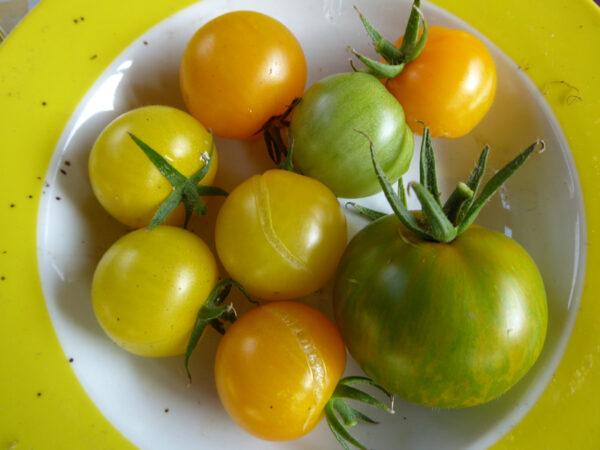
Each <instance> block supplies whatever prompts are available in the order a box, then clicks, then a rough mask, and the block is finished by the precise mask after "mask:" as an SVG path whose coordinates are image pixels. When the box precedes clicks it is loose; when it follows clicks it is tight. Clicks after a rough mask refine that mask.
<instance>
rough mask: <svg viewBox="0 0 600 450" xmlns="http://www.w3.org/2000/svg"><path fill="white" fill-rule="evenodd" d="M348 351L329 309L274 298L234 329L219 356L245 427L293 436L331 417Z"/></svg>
mask: <svg viewBox="0 0 600 450" xmlns="http://www.w3.org/2000/svg"><path fill="white" fill-rule="evenodd" d="M345 365H346V349H345V347H344V342H343V341H342V338H341V336H340V334H339V332H338V330H337V328H336V327H335V325H334V324H333V323H332V322H331V320H329V319H328V318H327V317H326V316H325V315H324V314H323V313H321V312H320V311H317V310H315V309H313V308H311V307H309V306H307V305H304V304H301V303H296V302H271V303H267V304H264V305H263V306H261V307H258V308H256V309H253V310H251V311H250V312H248V313H246V314H244V315H243V316H242V317H240V318H239V319H238V320H236V321H235V322H234V324H233V325H232V326H231V327H230V328H229V329H228V330H227V332H226V333H225V335H224V337H223V338H222V340H221V342H220V343H219V347H218V349H217V354H216V359H215V380H216V384H217V391H218V394H219V398H220V399H221V402H222V403H223V406H224V408H225V410H226V411H227V413H228V414H229V415H230V416H231V418H232V419H233V420H234V421H235V422H236V423H237V424H238V425H239V426H240V427H242V428H243V429H244V430H246V431H247V432H249V433H251V434H253V435H254V436H257V437H259V438H262V439H266V440H274V441H280V440H289V439H295V438H298V437H300V436H302V435H304V434H306V433H308V432H309V431H310V430H312V429H313V428H314V427H315V426H316V425H317V423H318V422H319V421H320V420H321V418H322V417H323V408H324V407H325V404H326V403H327V402H328V400H329V399H330V397H331V395H332V393H333V392H334V389H335V387H336V385H337V383H338V381H339V379H340V377H341V376H342V374H343V372H344V368H345Z"/></svg>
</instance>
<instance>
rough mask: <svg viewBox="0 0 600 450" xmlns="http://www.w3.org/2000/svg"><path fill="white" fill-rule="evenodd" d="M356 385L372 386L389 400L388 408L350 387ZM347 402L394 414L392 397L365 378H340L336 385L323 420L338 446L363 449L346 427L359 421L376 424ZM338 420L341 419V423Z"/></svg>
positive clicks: (348, 448) (347, 448)
mask: <svg viewBox="0 0 600 450" xmlns="http://www.w3.org/2000/svg"><path fill="white" fill-rule="evenodd" d="M358 383H362V384H367V385H370V386H373V387H375V388H376V389H378V390H380V391H381V392H383V393H384V394H385V395H386V396H387V397H388V398H389V400H390V406H388V405H386V404H385V403H383V402H380V401H379V400H377V399H376V398H375V397H373V396H372V395H370V394H367V393H366V392H364V391H361V390H360V389H357V388H355V387H353V386H352V385H353V384H358ZM347 400H352V401H355V402H360V403H364V404H366V405H369V406H374V407H375V408H379V409H381V410H383V411H386V412H389V413H391V414H394V397H393V396H392V395H391V394H390V393H389V392H388V391H386V390H385V389H384V388H383V387H381V386H380V385H378V384H377V383H375V382H374V381H373V380H371V379H370V378H366V377H346V378H342V379H341V380H340V381H339V383H338V384H337V386H336V388H335V391H334V392H333V394H332V396H331V398H330V399H329V401H328V402H327V404H326V405H325V418H326V419H327V424H328V425H329V429H330V430H331V432H332V433H333V435H334V436H335V438H336V439H337V440H338V442H339V443H340V445H341V446H342V447H343V448H345V449H346V450H350V447H349V446H348V444H352V445H354V446H355V447H357V448H360V449H364V448H365V446H364V445H362V444H361V443H360V442H359V441H357V440H356V439H355V438H354V437H353V436H352V435H351V434H350V433H349V432H348V430H347V429H346V427H353V426H355V425H356V424H357V423H358V422H359V421H363V422H367V423H373V424H374V423H377V422H375V421H374V420H373V419H371V418H370V417H368V416H366V415H365V414H363V413H361V412H360V411H358V410H357V409H355V408H353V407H352V406H350V405H348V403H346V401H347ZM338 416H339V417H338ZM340 418H341V419H342V420H341V421H340ZM342 422H343V424H342Z"/></svg>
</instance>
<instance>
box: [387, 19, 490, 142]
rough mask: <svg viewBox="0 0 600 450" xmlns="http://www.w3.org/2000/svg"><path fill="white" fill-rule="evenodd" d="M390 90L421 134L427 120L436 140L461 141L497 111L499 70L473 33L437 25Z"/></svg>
mask: <svg viewBox="0 0 600 450" xmlns="http://www.w3.org/2000/svg"><path fill="white" fill-rule="evenodd" d="M401 42H402V38H400V40H399V41H398V42H397V46H400V43H401ZM386 86H387V88H388V90H389V91H390V92H391V93H392V94H393V95H394V97H396V98H397V99H398V101H399V102H400V103H401V104H402V106H403V108H404V112H405V113H406V121H407V122H408V124H409V125H410V127H411V128H412V130H413V131H414V132H415V133H418V134H421V133H422V130H423V125H422V124H421V123H419V122H418V121H421V122H423V123H425V124H426V125H427V126H428V127H429V128H430V130H431V136H432V137H447V138H457V137H461V136H464V135H465V134H467V133H469V132H470V131H471V130H472V129H473V128H474V127H475V125H477V124H478V123H479V122H480V121H481V119H482V118H483V116H485V114H486V113H487V112H488V110H489V109H490V107H491V106H492V102H493V100H494V95H495V93H496V67H495V65H494V60H493V59H492V56H491V55H490V53H489V51H488V50H487V48H486V47H485V45H483V43H482V42H481V41H480V40H479V39H477V38H476V37H475V36H473V35H472V34H470V33H467V32H466V31H462V30H453V29H449V28H444V27H438V26H431V27H429V34H428V37H427V41H426V43H425V47H424V49H423V51H422V52H421V54H420V55H419V56H418V57H417V58H416V59H415V60H414V61H412V62H410V63H409V64H407V65H406V67H405V68H404V70H403V71H402V73H401V74H400V75H398V76H397V77H395V78H393V79H389V80H386Z"/></svg>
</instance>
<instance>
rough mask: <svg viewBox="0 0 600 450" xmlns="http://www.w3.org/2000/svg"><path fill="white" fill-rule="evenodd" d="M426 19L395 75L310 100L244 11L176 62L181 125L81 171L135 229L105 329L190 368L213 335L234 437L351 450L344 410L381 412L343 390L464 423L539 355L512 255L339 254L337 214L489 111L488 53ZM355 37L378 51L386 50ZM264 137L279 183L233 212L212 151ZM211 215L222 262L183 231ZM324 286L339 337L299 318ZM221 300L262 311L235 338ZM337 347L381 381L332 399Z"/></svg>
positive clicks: (159, 127)
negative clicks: (430, 144)
mask: <svg viewBox="0 0 600 450" xmlns="http://www.w3.org/2000/svg"><path fill="white" fill-rule="evenodd" d="M419 5H420V2H419V1H415V5H414V6H413V9H412V13H411V19H410V20H409V25H408V27H407V32H406V36H405V37H404V39H403V38H400V40H399V41H398V43H397V44H396V47H395V48H396V49H400V51H399V52H398V51H394V50H390V53H389V54H391V55H395V56H393V57H392V58H391V59H392V60H390V59H389V58H386V54H384V55H383V56H384V59H385V60H386V62H385V64H388V63H389V64H390V65H402V68H401V72H400V73H399V74H398V75H397V76H394V77H393V78H387V79H385V80H380V79H379V78H380V77H377V76H375V75H376V74H375V75H374V74H373V73H372V71H369V70H355V71H349V72H348V73H340V74H335V75H331V76H329V77H326V78H324V79H322V80H320V81H318V82H317V83H315V84H313V85H312V86H310V87H309V88H308V90H306V92H305V84H306V73H307V68H306V62H305V58H304V54H303V51H302V47H301V45H300V43H299V42H298V41H297V39H296V38H295V37H294V35H293V34H292V33H291V32H290V31H289V30H288V29H287V28H286V27H285V26H284V25H283V24H281V23H280V22H278V21H276V20H274V19H273V18H271V17H268V16H266V15H263V14H260V13H256V12H250V11H236V12H232V13H228V14H225V15H222V16H220V17H217V18H216V19H214V20H212V21H210V22H208V23H206V24H205V25H203V26H202V27H201V28H200V29H199V30H198V31H197V32H196V33H195V34H194V36H193V37H192V38H191V40H190V41H189V43H188V45H187V47H186V49H185V51H184V54H183V58H182V61H181V67H180V87H181V92H182V96H183V99H184V102H185V105H186V107H187V112H184V111H181V110H178V109H175V108H172V107H167V106H160V105H154V106H145V107H141V108H138V109H135V110H132V111H129V112H127V113H125V114H123V115H121V116H119V117H118V118H116V119H115V120H114V121H113V122H111V123H110V124H109V125H108V126H107V127H106V128H105V129H104V130H103V132H102V133H101V135H100V136H99V137H98V139H97V140H96V142H95V144H94V147H93V149H92V151H91V154H90V159H89V176H90V181H91V185H92V188H93V191H94V193H95V195H96V197H97V199H98V201H99V202H100V203H101V204H102V206H103V207H104V208H105V209H106V211H108V212H109V213H110V214H111V215H112V216H113V217H114V218H115V219H116V220H118V221H120V222H122V223H124V224H125V225H127V226H128V227H130V228H131V229H132V231H131V232H129V233H128V234H126V235H124V236H123V237H121V238H120V239H119V240H118V241H117V242H115V243H114V245H113V246H112V247H110V249H109V250H108V251H107V252H106V253H105V255H104V256H103V257H102V259H101V261H100V262H99V264H98V266H97V269H96V272H95V274H94V278H93V283H92V302H93V307H94V312H95V314H96V317H97V319H98V321H99V323H100V324H101V326H102V327H103V329H104V330H105V331H106V333H107V335H108V336H109V337H110V338H111V339H112V340H113V341H114V342H116V343H117V344H118V345H119V346H121V347H122V348H124V349H125V350H128V351H130V352H133V353H135V354H138V355H143V356H149V357H161V356H172V355H182V354H184V353H185V354H186V361H187V359H188V358H189V356H190V353H191V350H193V347H194V346H195V344H196V343H197V342H198V341H199V339H200V338H201V335H202V333H204V330H205V329H206V327H207V326H208V325H211V326H213V327H214V328H215V329H217V330H218V331H220V332H222V333H224V335H223V338H222V340H221V342H220V345H219V348H218V351H217V355H216V360H215V380H216V385H217V390H218V393H219V396H220V398H221V401H222V403H223V406H224V408H225V409H226V410H227V412H228V413H229V415H230V416H231V417H232V419H233V420H234V421H235V422H236V423H238V424H239V425H240V426H241V427H242V428H244V429H245V430H247V431H248V432H250V433H252V434H254V435H256V436H259V437H261V438H264V439H269V440H287V439H294V438H297V437H299V436H302V435H304V434H306V433H308V432H309V431H310V430H311V429H312V428H314V426H316V424H317V423H318V422H319V421H320V419H321V418H322V416H323V415H324V414H325V415H326V416H327V418H328V421H329V423H330V427H331V428H332V431H333V433H334V435H335V436H336V437H337V438H338V440H340V442H341V443H342V445H346V444H343V442H349V443H352V444H353V445H357V446H360V444H359V443H358V442H356V441H354V440H353V438H352V437H351V436H349V435H348V434H347V431H346V430H345V429H344V428H343V427H341V426H339V423H338V422H336V421H335V420H334V419H333V420H331V419H332V416H333V415H335V414H337V415H339V416H340V417H342V419H343V420H344V422H345V423H346V425H352V424H353V422H354V423H356V421H357V420H359V419H362V420H368V418H367V417H366V416H364V415H363V414H362V413H359V412H358V411H356V410H354V409H353V408H352V407H350V406H348V405H345V404H343V403H340V402H339V399H341V398H344V397H349V398H353V399H358V400H364V401H366V402H367V403H369V404H372V405H374V406H378V407H381V408H384V409H385V408H386V407H385V405H383V404H382V403H381V402H378V401H377V400H375V399H374V398H372V397H370V398H369V399H366V400H365V397H362V394H357V393H356V392H360V391H357V390H356V389H355V388H353V387H351V386H350V384H353V383H354V382H366V383H369V384H372V385H376V386H378V385H382V387H383V389H382V390H383V391H384V392H386V391H391V392H392V393H393V394H396V395H400V396H402V397H404V398H406V399H408V400H410V401H414V402H419V403H423V404H426V405H430V406H436V407H464V406H470V405H474V404H478V403H482V402H484V401H488V400H491V399H492V398H494V397H495V396H497V395H499V394H501V393H503V392H504V391H505V390H507V389H508V388H510V386H512V385H513V384H514V383H515V382H516V381H517V380H518V379H519V378H521V377H522V376H523V374H524V373H525V372H526V371H527V370H528V369H529V368H530V367H531V365H532V364H533V362H534V361H535V359H536V358H537V355H538V354H539V351H540V349H541V346H542V344H543V340H544V336H545V327H546V321H547V316H546V314H547V313H546V310H545V294H544V287H543V283H542V281H541V277H540V276H539V273H538V272H537V269H536V268H535V264H534V263H533V261H532V260H531V258H530V257H529V256H528V255H527V254H526V253H525V251H524V250H523V249H522V248H520V247H519V246H518V244H516V243H514V242H513V241H510V239H508V238H505V237H499V236H497V235H496V234H494V233H493V232H491V231H489V230H483V229H481V228H480V227H476V226H474V227H473V228H471V229H470V230H469V232H468V233H465V234H464V235H461V236H458V237H456V238H455V239H454V240H453V241H452V242H449V243H439V242H434V241H433V240H431V239H428V238H427V237H425V238H424V237H422V236H416V235H413V234H411V231H409V230H407V229H406V228H405V227H404V226H403V225H401V224H400V222H399V221H398V218H397V217H396V216H395V215H391V216H388V217H385V218H382V219H379V220H377V221H375V222H373V224H372V225H369V226H367V227H366V228H365V229H364V230H363V231H361V232H360V233H359V234H358V235H357V236H356V237H355V238H354V239H353V240H352V242H351V243H350V244H349V246H348V245H347V244H348V242H347V241H348V238H347V225H346V216H345V212H344V209H343V208H342V206H341V203H340V201H339V198H340V197H341V198H360V197H365V196H368V195H372V194H375V193H377V192H380V191H381V189H382V181H381V180H382V178H385V180H386V182H388V183H395V182H397V181H398V180H401V176H402V175H403V174H404V173H405V172H406V170H407V169H408V165H409V164H410V161H411V159H412V157H413V147H414V140H413V132H418V133H421V132H423V129H424V127H423V124H426V125H427V127H428V128H425V130H428V131H427V132H428V133H429V132H430V133H431V136H442V137H446V138H451V137H458V136H462V135H464V134H466V133H468V132H469V131H470V130H471V129H472V128H473V127H474V126H475V125H476V124H477V123H478V122H479V120H481V118H482V117H483V116H484V115H485V113H486V112H487V110H488V109H489V108H490V106H491V104H492V101H493V98H494V93H495V86H496V72H495V68H494V63H493V60H492V58H491V56H490V55H489V53H488V51H487V50H486V48H485V46H484V45H483V44H482V43H481V42H480V41H479V40H477V39H476V38H475V37H474V36H472V35H471V34H469V33H466V32H463V31H457V30H449V29H445V28H441V27H431V28H429V29H428V28H427V26H426V23H425V22H424V19H422V17H421V13H420V11H419V9H418V7H419ZM420 20H423V28H422V30H421V32H419V24H420V23H421V22H420ZM363 22H365V26H366V27H367V31H368V32H369V35H370V36H371V38H372V39H373V40H374V42H376V44H377V43H379V44H381V45H378V47H379V46H381V47H384V48H385V47H386V45H387V46H388V47H389V46H390V45H391V44H390V43H389V42H387V41H385V40H384V39H383V38H381V36H379V35H378V34H377V32H376V31H375V30H374V29H372V28H369V27H370V24H368V22H366V20H365V19H364V18H363ZM415 22H416V27H415ZM420 33H422V34H420ZM420 36H421V37H420ZM425 38H426V40H425ZM409 40H410V42H409ZM403 42H406V43H403ZM388 56H389V55H388ZM378 64H383V63H378ZM382 81H383V82H382ZM299 98H300V100H299V101H298V100H297V99H299ZM290 105H294V107H293V110H291V111H290V110H289V109H288V108H290ZM273 118H275V119H277V118H279V120H276V122H277V123H278V126H280V127H284V128H285V133H284V134H285V136H286V138H285V139H280V141H279V142H277V145H279V148H278V149H277V151H278V152H281V153H280V154H282V155H284V156H285V157H286V161H285V164H284V165H282V166H280V167H277V168H273V169H272V170H267V171H266V172H264V173H263V174H260V175H254V176H252V177H250V178H248V179H247V180H245V181H243V182H242V183H241V184H240V185H238V186H237V187H235V189H233V190H232V191H231V192H229V193H226V192H224V191H223V190H221V189H219V188H218V187H214V186H212V183H213V181H214V179H215V174H216V172H217V170H218V165H219V156H218V155H219V149H218V148H216V147H215V144H214V138H213V133H214V134H215V135H217V136H220V137H224V138H229V139H242V140H248V139H256V138H260V137H261V136H262V135H263V134H265V135H267V134H269V133H270V132H271V130H269V129H268V126H266V124H269V123H273ZM429 130H430V131H429ZM357 131H360V133H357ZM360 134H363V136H361V135H360ZM364 136H367V137H368V139H369V141H370V145H369V142H368V141H367V140H366V139H365V138H364ZM284 141H285V142H284ZM281 144H284V147H283V148H282V147H281ZM286 144H287V145H286ZM369 150H371V151H369ZM374 161H375V164H376V166H377V167H379V169H380V171H376V170H374ZM292 166H293V167H294V169H295V170H289V169H290V167H292ZM117 167H118V168H119V169H118V170H115V168H117ZM400 184H401V183H400ZM475 190H476V189H475ZM212 195H224V196H226V199H225V201H224V202H223V204H222V206H221V207H220V210H219V212H218V216H217V219H216V226H215V235H214V244H215V248H216V253H217V254H216V255H214V254H213V253H212V251H211V250H210V248H209V246H208V245H207V244H206V243H205V242H204V241H203V240H202V239H201V238H200V237H199V236H198V235H196V234H195V233H193V232H192V231H188V230H187V229H186V228H185V225H186V224H187V221H188V220H189V218H190V216H191V214H199V215H202V214H204V212H205V211H206V208H207V206H206V204H205V199H206V197H207V196H212ZM386 195H387V194H386ZM438 203H439V199H438ZM411 217H417V218H416V219H411V220H415V221H417V222H419V221H420V219H419V218H418V217H420V216H411ZM419 223H420V222H419ZM471 230H472V231H471ZM482 230H483V231H482ZM217 258H218V261H219V262H220V263H221V264H222V265H223V267H224V268H225V271H226V274H220V273H219V268H218V267H219V266H218V263H217ZM340 261H341V263H340ZM457 261H459V262H460V263H458V262H457ZM450 269H452V270H450ZM224 275H226V276H227V277H228V278H225V279H224V280H223V279H221V278H222V277H223V276H224ZM220 279H221V281H219V280H220ZM332 279H334V280H335V294H334V295H335V299H334V309H335V313H336V321H337V325H336V324H334V322H333V321H332V320H331V319H330V318H328V317H326V316H325V315H324V314H323V313H322V312H320V311H317V310H315V309H314V308H312V307H309V306H307V305H306V304H303V303H302V302H300V301H297V299H299V298H301V297H303V296H305V295H308V294H310V293H312V292H315V291H317V290H319V289H321V288H322V287H323V286H324V285H325V284H326V283H327V282H329V281H330V280H332ZM132 280H135V282H132ZM232 286H235V287H237V288H240V289H242V290H243V292H244V293H245V294H246V295H247V296H248V297H250V298H252V299H255V300H259V302H260V305H259V306H256V307H254V308H252V309H251V310H250V312H248V313H246V314H243V315H242V316H241V317H239V318H238V317H237V316H236V314H235V307H234V306H233V305H226V304H225V296H226V294H227V293H228V290H229V289H230V288H231V287H232ZM228 321H229V322H232V324H230V325H228V324H226V323H225V322H228ZM338 327H339V328H338ZM507 327H508V328H509V330H508V331H507ZM511 327H512V328H511ZM461 330H462V331H461ZM463 331H464V332H463ZM502 333H504V334H502ZM346 346H347V347H348V349H349V350H350V353H351V354H352V356H353V357H354V358H355V359H356V360H357V362H359V364H360V365H361V367H362V368H363V369H364V370H365V372H366V373H367V375H369V376H370V377H372V380H369V379H363V378H360V379H353V380H351V382H347V383H343V382H340V379H341V377H342V374H343V372H344V368H345V364H346ZM494 347H495V348H499V349H500V350H499V351H493V349H494ZM482 355H484V356H485V358H483V357H482ZM444 377H446V378H444Z"/></svg>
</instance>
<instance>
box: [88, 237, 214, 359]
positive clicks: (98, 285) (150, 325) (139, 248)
mask: <svg viewBox="0 0 600 450" xmlns="http://www.w3.org/2000/svg"><path fill="white" fill-rule="evenodd" d="M217 280H218V267H217V263H216V260H215V258H214V256H213V254H212V252H211V251H210V249H209V247H208V246H207V245H206V244H205V243H204V241H202V239H201V238H200V237H198V236H197V235H195V234H194V233H192V232H190V231H187V230H184V229H182V228H179V227H173V226H167V225H161V226H157V227H156V228H154V229H153V230H151V231H147V230H146V229H138V230H135V231H132V232H130V233H128V234H126V235H124V236H123V237H121V238H120V239H119V240H117V241H116V242H115V243H114V244H113V245H112V246H111V247H110V248H109V249H108V250H107V251H106V253H105V254H104V255H103V256H102V258H101V260H100V262H99V263H98V265H97V267H96V270H95V272H94V277H93V281H92V291H91V295H92V305H93V309H94V314H95V315H96V318H97V320H98V322H99V323H100V325H101V326H102V328H103V330H104V331H105V332H106V334H107V335H108V336H109V337H110V338H111V339H112V340H113V341H114V342H115V343H116V344H118V345H119V346H120V347H122V348H123V349H125V350H127V351H129V352H131V353H134V354H137V355H141V356H149V357H163V356H174V355H182V354H183V353H184V352H185V350H186V348H187V345H188V341H189V339H190V336H191V333H192V329H193V328H194V326H195V323H196V319H197V315H198V312H199V311H201V310H202V309H203V307H209V308H210V307H212V306H213V305H211V304H208V305H207V299H208V298H209V294H210V292H211V291H212V290H213V288H214V287H215V285H216V284H217Z"/></svg>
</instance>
